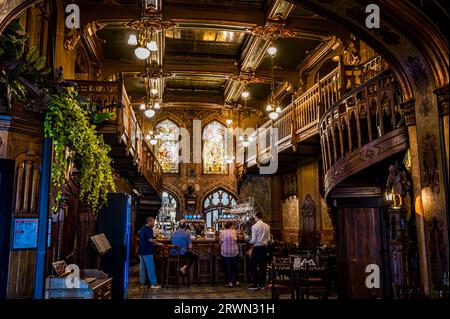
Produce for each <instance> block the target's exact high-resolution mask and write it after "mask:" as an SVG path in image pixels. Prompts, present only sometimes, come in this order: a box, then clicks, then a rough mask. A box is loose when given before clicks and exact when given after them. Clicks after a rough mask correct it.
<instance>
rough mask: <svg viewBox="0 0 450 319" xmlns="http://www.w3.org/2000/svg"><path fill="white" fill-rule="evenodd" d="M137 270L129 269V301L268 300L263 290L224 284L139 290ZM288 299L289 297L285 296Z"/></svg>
mask: <svg viewBox="0 0 450 319" xmlns="http://www.w3.org/2000/svg"><path fill="white" fill-rule="evenodd" d="M138 272H139V268H138V266H134V267H131V269H130V278H129V287H128V298H130V299H270V298H271V292H270V290H269V289H265V290H256V291H252V290H248V289H247V287H248V285H247V284H242V285H241V286H238V287H234V288H226V287H224V284H216V285H210V284H200V285H198V284H196V283H192V284H191V286H190V287H189V288H188V287H187V285H186V284H183V285H180V288H179V289H178V290H177V288H176V287H175V286H173V285H171V286H170V287H169V289H167V288H166V287H163V288H160V289H150V288H143V289H141V288H139V278H138V277H139V273H138ZM282 297H283V296H282ZM286 297H289V296H286Z"/></svg>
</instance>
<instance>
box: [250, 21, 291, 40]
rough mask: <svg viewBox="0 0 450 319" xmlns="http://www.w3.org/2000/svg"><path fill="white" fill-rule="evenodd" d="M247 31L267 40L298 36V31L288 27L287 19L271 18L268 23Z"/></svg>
mask: <svg viewBox="0 0 450 319" xmlns="http://www.w3.org/2000/svg"><path fill="white" fill-rule="evenodd" d="M247 31H248V32H250V33H251V34H253V35H255V36H258V37H261V38H263V39H264V40H266V41H275V40H278V39H285V38H295V37H297V32H295V31H294V30H293V29H291V28H289V27H287V26H286V21H285V20H282V19H272V20H269V21H268V22H267V24H266V25H264V26H257V27H254V28H250V29H247Z"/></svg>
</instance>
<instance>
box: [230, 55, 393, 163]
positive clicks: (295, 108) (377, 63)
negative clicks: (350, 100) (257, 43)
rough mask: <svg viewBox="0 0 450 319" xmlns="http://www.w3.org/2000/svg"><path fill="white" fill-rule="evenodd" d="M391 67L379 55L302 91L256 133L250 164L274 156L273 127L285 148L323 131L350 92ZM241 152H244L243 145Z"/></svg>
mask: <svg viewBox="0 0 450 319" xmlns="http://www.w3.org/2000/svg"><path fill="white" fill-rule="evenodd" d="M386 68H387V64H386V63H385V62H384V60H383V59H382V58H381V57H379V56H377V57H374V58H373V59H371V60H369V61H368V62H367V63H364V64H363V65H360V66H346V67H345V68H341V67H337V68H336V69H334V70H333V71H332V72H330V73H329V74H327V75H326V76H324V77H323V78H321V79H320V80H319V81H318V82H317V83H316V84H315V85H313V86H312V87H310V88H309V89H308V90H307V91H306V92H304V93H302V94H301V95H300V96H299V97H298V98H296V99H295V100H294V101H293V102H292V103H291V104H290V105H289V106H287V107H286V108H285V109H284V110H283V111H282V112H281V114H280V117H279V118H278V119H277V120H276V121H271V120H270V121H268V122H266V123H265V124H264V125H262V126H261V127H260V128H258V129H257V130H256V131H255V132H254V133H253V134H251V135H250V139H251V140H252V142H251V144H250V146H249V148H248V156H247V165H248V166H251V165H254V164H257V163H260V162H264V161H265V160H267V159H268V158H269V157H270V129H271V128H275V129H277V130H278V138H277V139H276V142H275V146H276V147H277V152H281V151H283V150H285V149H287V148H289V147H290V146H292V145H295V144H296V143H298V142H301V141H304V140H306V139H308V138H309V137H311V136H313V135H316V134H319V120H320V118H321V117H322V116H323V114H324V113H327V112H328V111H329V110H330V109H331V108H333V106H334V105H336V103H337V102H338V101H339V100H340V99H341V97H343V96H344V95H345V94H346V93H347V92H349V91H351V90H353V89H355V88H357V87H359V86H361V84H363V83H365V82H367V81H369V80H370V79H371V78H373V77H375V76H377V75H378V74H380V73H381V72H383V71H384V70H385V69H386ZM238 153H243V149H242V146H239V149H238Z"/></svg>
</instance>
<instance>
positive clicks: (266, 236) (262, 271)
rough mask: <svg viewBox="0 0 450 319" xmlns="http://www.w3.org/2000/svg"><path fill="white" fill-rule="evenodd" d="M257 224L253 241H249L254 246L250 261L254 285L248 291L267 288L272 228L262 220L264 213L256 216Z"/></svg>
mask: <svg viewBox="0 0 450 319" xmlns="http://www.w3.org/2000/svg"><path fill="white" fill-rule="evenodd" d="M254 218H255V221H256V223H255V224H254V225H253V226H252V239H251V240H250V241H249V243H250V244H252V245H253V249H252V255H251V259H250V264H251V271H252V276H253V285H251V286H250V287H249V288H248V289H250V290H258V289H264V288H265V286H266V273H267V246H268V245H269V242H270V239H271V238H270V236H271V234H270V226H269V225H267V224H266V223H265V222H263V220H262V213H261V212H257V213H256V214H255V215H254Z"/></svg>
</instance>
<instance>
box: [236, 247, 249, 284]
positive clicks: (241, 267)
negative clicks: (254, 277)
mask: <svg viewBox="0 0 450 319" xmlns="http://www.w3.org/2000/svg"><path fill="white" fill-rule="evenodd" d="M238 247H239V255H238V261H237V269H238V275H237V277H238V279H239V281H240V282H247V254H246V253H245V250H246V247H247V244H245V243H239V244H238Z"/></svg>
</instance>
